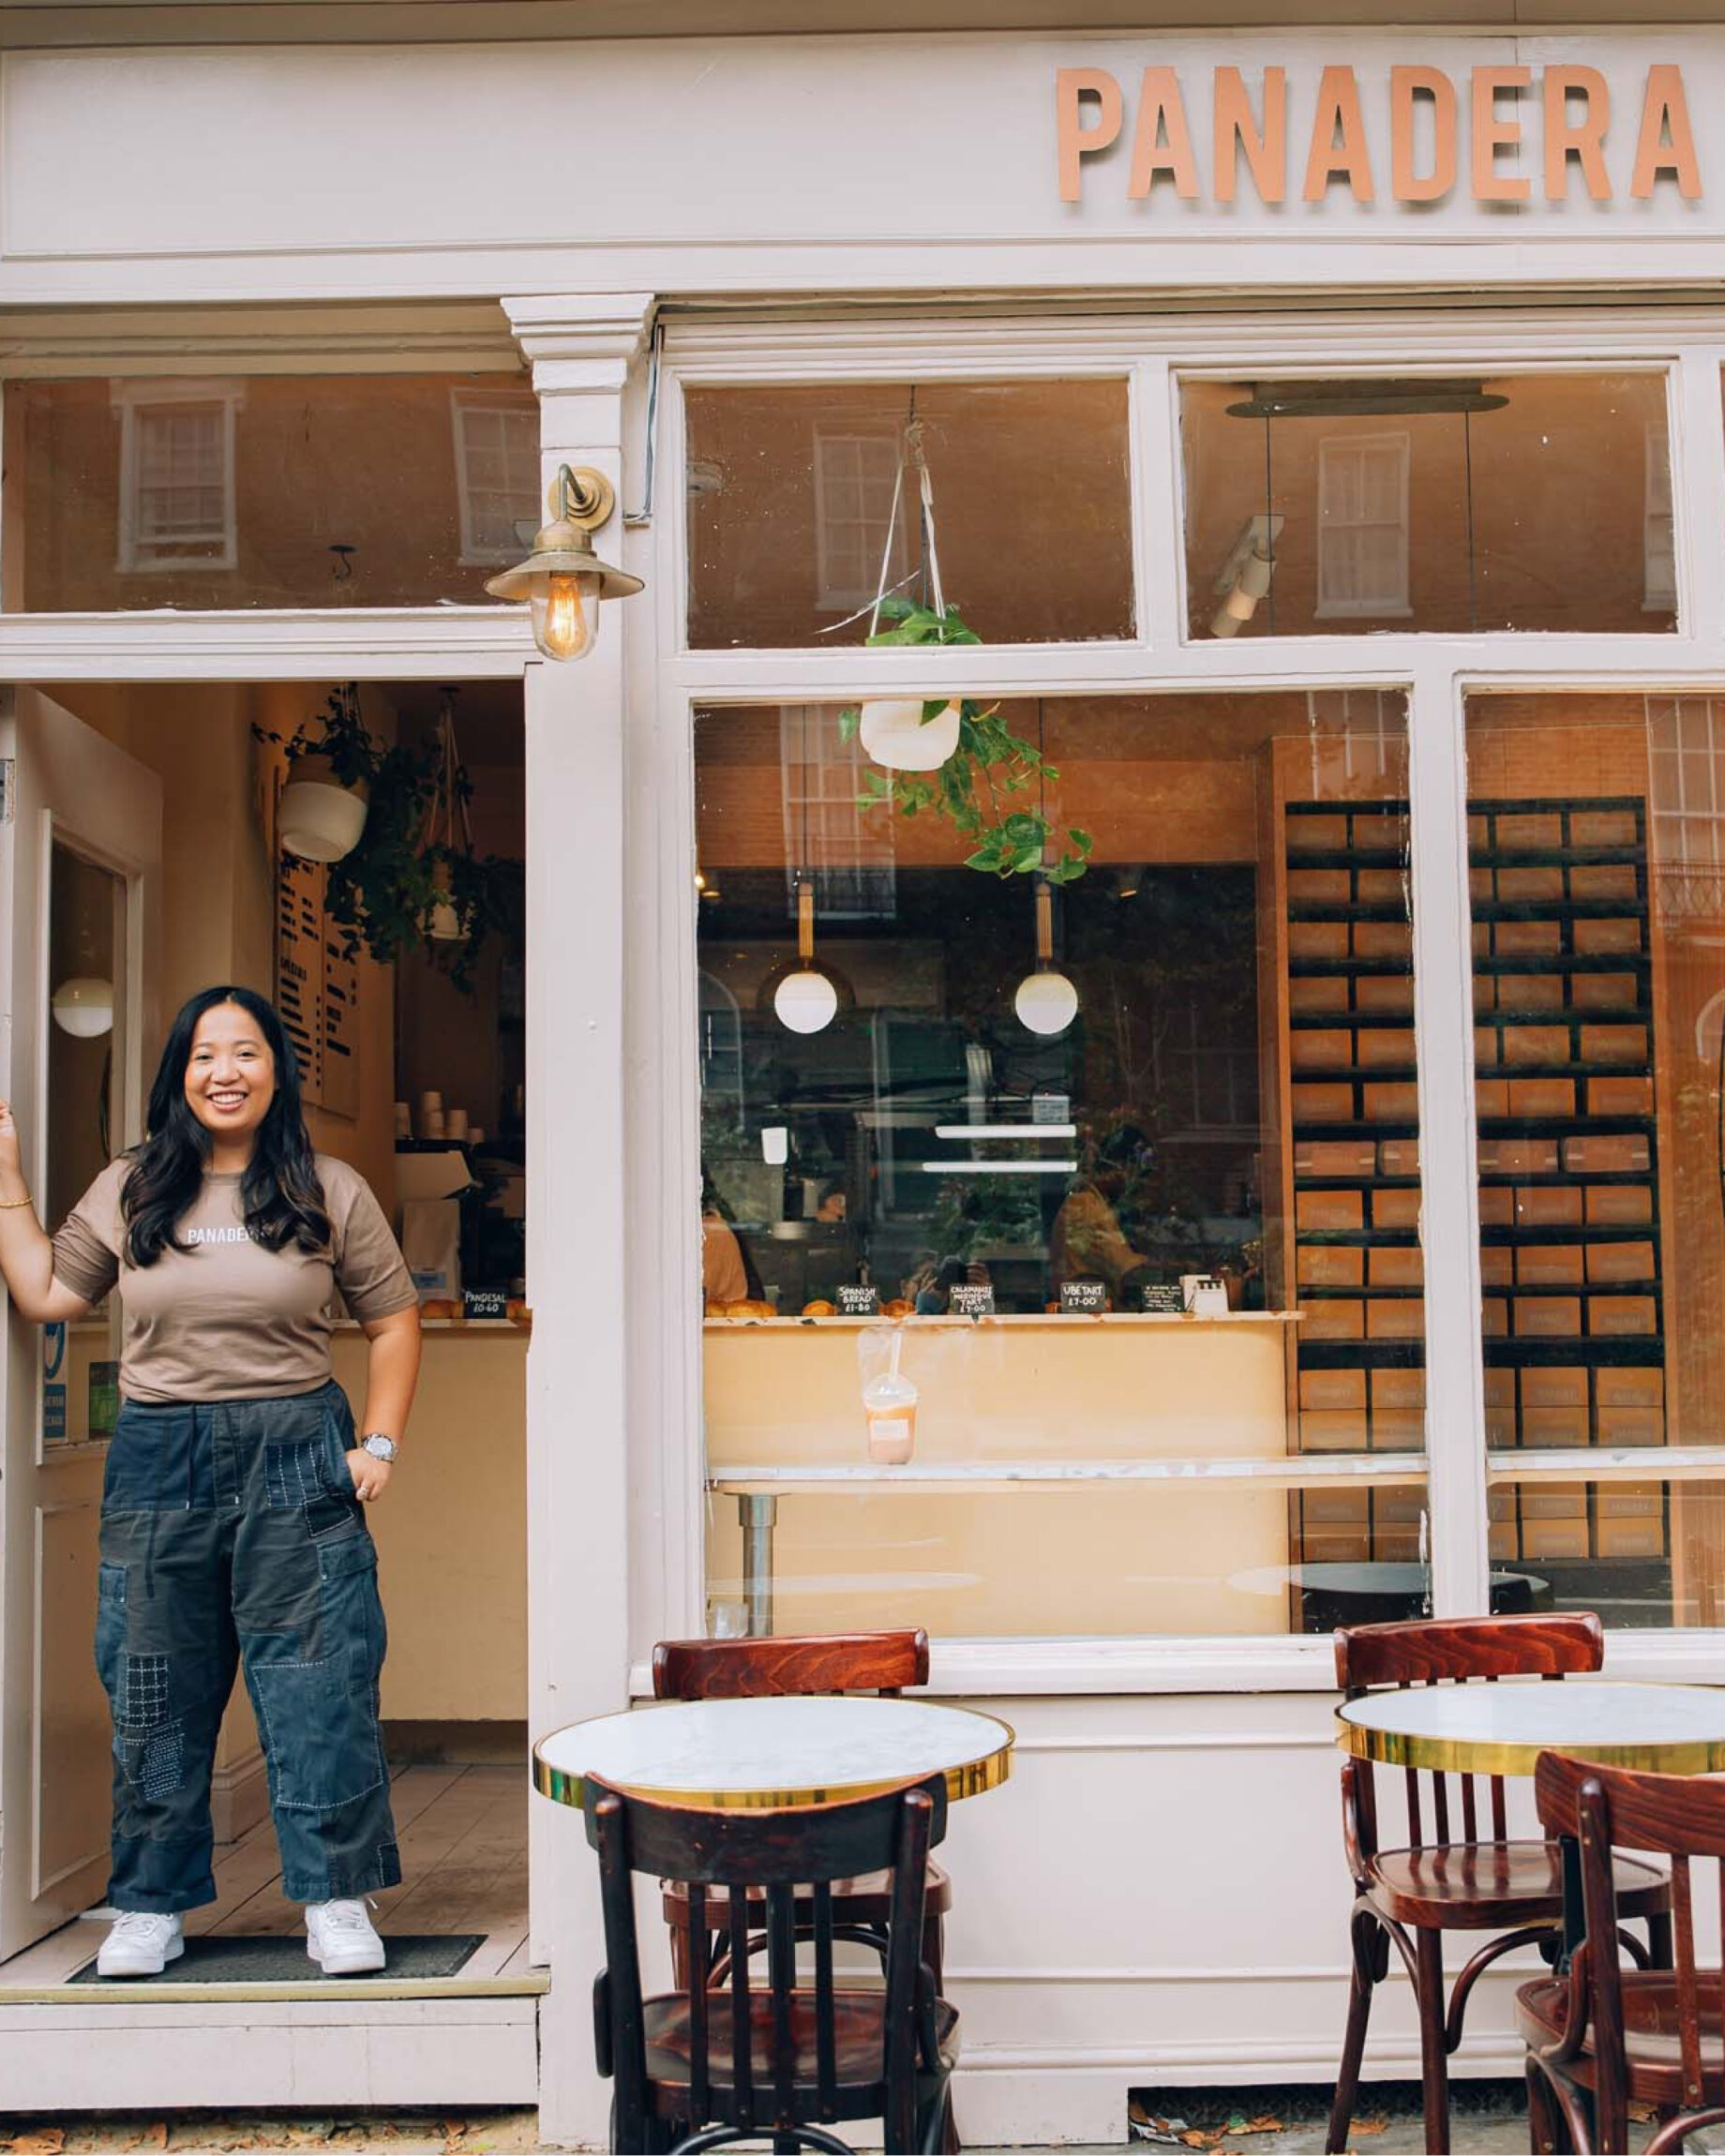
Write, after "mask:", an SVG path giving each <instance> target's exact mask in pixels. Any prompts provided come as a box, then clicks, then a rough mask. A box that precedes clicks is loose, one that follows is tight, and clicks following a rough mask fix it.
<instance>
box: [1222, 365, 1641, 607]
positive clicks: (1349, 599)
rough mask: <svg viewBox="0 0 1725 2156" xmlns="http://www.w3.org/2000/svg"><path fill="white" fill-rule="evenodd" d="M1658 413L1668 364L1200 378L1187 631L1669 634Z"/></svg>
mask: <svg viewBox="0 0 1725 2156" xmlns="http://www.w3.org/2000/svg"><path fill="white" fill-rule="evenodd" d="M1665 405H1666V384H1665V378H1664V376H1663V375H1661V374H1658V373H1653V372H1648V373H1639V374H1609V375H1608V374H1585V375H1583V374H1565V375H1555V374H1547V375H1538V374H1517V375H1499V376H1491V377H1488V376H1483V375H1471V376H1467V377H1465V378H1463V377H1454V378H1446V379H1441V380H1440V379H1436V378H1433V377H1429V376H1418V377H1415V376H1408V377H1403V378H1392V379H1374V380H1370V381H1365V380H1335V381H1328V382H1310V381H1269V380H1259V381H1245V382H1207V381H1188V382H1185V383H1184V384H1183V386H1182V391H1181V403H1180V412H1181V431H1182V449H1183V453H1184V457H1185V461H1186V469H1187V470H1188V472H1195V473H1199V474H1202V482H1201V484H1199V485H1197V486H1192V485H1190V484H1189V487H1188V490H1187V498H1186V587H1187V632H1188V634H1189V635H1190V636H1193V637H1196V638H1200V639H1203V638H1208V637H1211V636H1312V635H1326V636H1341V635H1349V634H1364V633H1368V632H1370V631H1371V630H1373V628H1378V627H1382V626H1384V625H1385V624H1386V623H1387V622H1392V623H1394V624H1395V625H1397V626H1400V627H1405V628H1407V629H1411V630H1415V631H1442V632H1448V633H1453V634H1472V633H1473V632H1476V631H1480V630H1548V631H1551V630H1569V631H1574V632H1578V633H1580V632H1586V633H1598V632H1599V631H1605V632H1607V633H1610V632H1613V631H1622V632H1635V633H1645V632H1646V631H1647V630H1648V629H1649V628H1658V629H1674V628H1675V627H1676V586H1675V575H1674V562H1673V555H1672V522H1671V500H1672V496H1671V472H1670V457H1669V449H1668V445H1667V439H1666V417H1665ZM1386 422H1390V423H1392V424H1390V425H1388V426H1387V425H1386Z"/></svg>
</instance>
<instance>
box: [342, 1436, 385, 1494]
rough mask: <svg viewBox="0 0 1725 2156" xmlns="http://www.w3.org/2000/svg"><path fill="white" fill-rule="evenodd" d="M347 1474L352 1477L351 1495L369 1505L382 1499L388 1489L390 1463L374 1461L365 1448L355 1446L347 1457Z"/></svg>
mask: <svg viewBox="0 0 1725 2156" xmlns="http://www.w3.org/2000/svg"><path fill="white" fill-rule="evenodd" d="M347 1461H348V1473H349V1474H350V1475H352V1476H353V1494H354V1496H355V1497H358V1498H361V1499H363V1500H364V1501H365V1503H366V1504H368V1505H369V1504H371V1503H372V1502H373V1500H374V1499H376V1498H379V1497H382V1496H383V1492H384V1491H385V1490H387V1489H388V1488H389V1469H390V1462H389V1461H388V1460H374V1459H373V1458H372V1456H371V1454H370V1453H368V1451H367V1450H366V1448H365V1446H364V1445H355V1446H354V1447H353V1451H352V1452H350V1453H349V1454H348V1456H347Z"/></svg>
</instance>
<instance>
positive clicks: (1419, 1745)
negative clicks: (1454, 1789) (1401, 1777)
mask: <svg viewBox="0 0 1725 2156" xmlns="http://www.w3.org/2000/svg"><path fill="white" fill-rule="evenodd" d="M1336 1724H1337V1729H1336V1741H1337V1743H1338V1744H1341V1746H1342V1749H1343V1750H1344V1751H1348V1752H1351V1753H1352V1754H1353V1755H1354V1757H1355V1758H1356V1759H1373V1760H1375V1761H1376V1762H1377V1763H1378V1764H1379V1765H1380V1766H1386V1767H1413V1768H1416V1769H1429V1770H1430V1771H1432V1772H1433V1773H1435V1774H1532V1773H1533V1771H1534V1766H1535V1763H1536V1761H1537V1760H1538V1757H1539V1755H1540V1753H1541V1752H1547V1751H1550V1752H1568V1753H1569V1754H1571V1755H1572V1756H1573V1757H1574V1758H1576V1759H1592V1760H1594V1761H1596V1762H1597V1763H1598V1765H1600V1766H1607V1767H1634V1768H1639V1769H1640V1770H1642V1771H1643V1773H1655V1774H1718V1773H1720V1772H1721V1771H1725V1691H1716V1690H1713V1689H1711V1688H1709V1687H1707V1686H1703V1685H1701V1684H1624V1683H1620V1682H1615V1681H1613V1680H1612V1679H1609V1678H1601V1677H1566V1678H1565V1679H1564V1681H1563V1683H1562V1684H1543V1683H1541V1682H1539V1681H1538V1679H1528V1680H1526V1681H1521V1680H1510V1681H1507V1682H1505V1683H1502V1684H1420V1685H1415V1686H1413V1687H1411V1688H1410V1689H1408V1690H1407V1691H1391V1692H1368V1693H1366V1694H1365V1695H1364V1697H1363V1698H1361V1699H1350V1700H1349V1701H1348V1702H1347V1704H1346V1705H1345V1706H1342V1707H1338V1708H1337V1710H1336Z"/></svg>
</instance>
